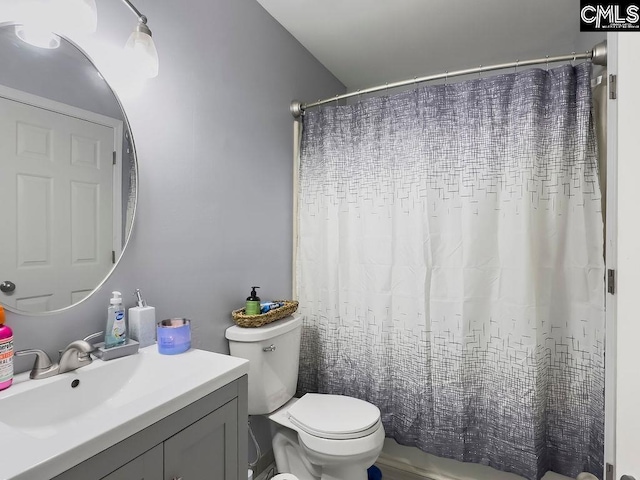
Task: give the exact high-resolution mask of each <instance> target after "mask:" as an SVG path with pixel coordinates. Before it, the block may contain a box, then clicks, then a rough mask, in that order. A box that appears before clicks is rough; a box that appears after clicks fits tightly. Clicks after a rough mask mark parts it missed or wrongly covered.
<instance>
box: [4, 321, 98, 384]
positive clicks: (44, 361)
mask: <svg viewBox="0 0 640 480" xmlns="http://www.w3.org/2000/svg"><path fill="white" fill-rule="evenodd" d="M101 335H102V332H98V333H94V334H93V335H89V336H88V337H87V338H85V339H84V340H76V341H74V342H71V343H70V344H69V345H67V348H65V349H64V350H61V351H60V361H59V362H58V363H52V362H51V359H50V358H49V355H47V354H46V353H45V352H43V351H42V350H38V349H36V348H33V349H29V350H19V351H17V352H15V353H14V355H15V356H16V357H21V356H23V355H31V354H34V355H35V356H36V361H35V362H34V364H33V368H32V369H31V373H30V374H29V378H32V379H34V380H38V379H41V378H48V377H52V376H54V375H58V374H59V373H66V372H70V371H72V370H76V369H78V368H81V367H84V366H86V365H89V364H90V363H91V361H92V360H91V355H89V354H90V353H91V352H92V351H93V350H94V349H95V348H94V347H93V345H91V344H90V343H89V341H90V340H93V339H94V338H97V337H99V336H101Z"/></svg>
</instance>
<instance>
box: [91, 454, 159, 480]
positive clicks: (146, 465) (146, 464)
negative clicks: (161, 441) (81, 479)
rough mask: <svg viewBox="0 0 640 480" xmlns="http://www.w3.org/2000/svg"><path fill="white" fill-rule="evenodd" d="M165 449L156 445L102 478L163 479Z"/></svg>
mask: <svg viewBox="0 0 640 480" xmlns="http://www.w3.org/2000/svg"><path fill="white" fill-rule="evenodd" d="M162 454H163V449H162V445H156V446H155V447H153V448H152V449H151V450H149V451H148V452H146V453H143V454H142V455H140V456H139V457H138V458H136V459H135V460H131V461H130V462H129V463H127V464H126V465H124V466H122V467H120V468H119V469H117V470H116V471H115V472H113V473H110V474H109V475H107V476H106V477H104V478H103V479H102V480H162V476H163V455H162Z"/></svg>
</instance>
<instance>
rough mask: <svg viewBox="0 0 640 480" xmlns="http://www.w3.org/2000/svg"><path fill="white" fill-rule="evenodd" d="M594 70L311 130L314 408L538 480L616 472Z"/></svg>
mask: <svg viewBox="0 0 640 480" xmlns="http://www.w3.org/2000/svg"><path fill="white" fill-rule="evenodd" d="M590 71H591V66H590V64H582V65H579V66H576V67H573V66H571V65H566V66H562V67H559V68H555V69H551V70H548V71H547V70H544V69H533V70H528V71H524V72H518V73H513V74H506V75H500V76H494V77H489V78H484V79H474V80H470V81H465V82H461V83H457V84H448V85H439V86H427V87H423V88H418V89H416V90H414V91H409V92H404V93H400V94H397V95H392V96H385V97H377V98H373V99H368V100H366V101H362V102H359V103H357V104H354V105H347V106H335V107H327V108H323V109H321V110H316V111H309V112H307V113H306V114H305V117H304V121H303V122H304V131H303V134H302V144H301V158H300V176H299V179H300V192H299V196H298V204H299V206H298V208H299V213H298V228H299V233H298V237H299V238H298V241H299V245H298V254H297V275H296V276H297V288H298V296H299V301H300V312H301V313H303V314H304V317H305V320H304V328H303V338H302V348H301V364H300V377H299V378H300V380H299V385H298V388H299V392H298V393H299V394H302V393H305V392H321V393H334V394H343V395H350V396H354V397H358V398H361V399H364V400H367V401H369V402H372V403H374V404H375V405H377V406H378V407H379V408H380V410H381V412H382V421H383V423H384V427H385V431H386V434H387V436H388V437H392V438H394V439H395V440H396V441H397V442H398V443H400V444H403V445H412V446H417V447H418V448H420V449H421V450H423V451H425V452H429V453H432V454H435V455H439V456H443V457H448V458H453V459H457V460H461V461H467V462H476V463H481V464H484V465H490V466H493V467H495V468H498V469H500V470H504V471H508V472H514V473H517V474H519V475H522V476H524V477H526V478H529V479H539V478H540V477H542V476H543V475H544V473H545V472H546V471H548V470H551V471H555V472H558V473H561V474H565V475H568V476H571V477H575V476H576V475H577V474H578V473H579V472H582V471H586V472H591V473H593V474H595V475H596V476H598V477H601V472H602V463H603V450H604V446H603V430H604V358H603V357H604V351H603V349H604V261H603V221H602V213H601V203H600V189H599V185H598V172H597V159H596V153H595V152H596V144H595V143H596V142H595V136H594V126H593V123H592V116H591V89H590Z"/></svg>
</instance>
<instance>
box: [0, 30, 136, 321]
mask: <svg viewBox="0 0 640 480" xmlns="http://www.w3.org/2000/svg"><path fill="white" fill-rule="evenodd" d="M16 25H21V23H20V22H12V21H7V22H0V28H4V27H15V26H16ZM53 33H55V32H53ZM55 35H57V36H58V37H60V39H61V40H62V41H65V42H67V43H69V45H71V46H72V47H74V48H75V49H77V50H78V51H79V52H80V53H81V54H82V55H83V56H84V57H85V58H86V59H87V61H88V62H89V63H90V64H91V65H92V66H93V68H95V70H96V72H98V73H99V74H100V77H101V78H102V80H103V81H104V83H105V84H106V85H107V87H108V88H109V91H110V92H111V94H112V95H113V97H114V98H115V100H116V103H117V104H118V107H120V111H121V112H122V117H123V120H124V126H123V127H124V128H123V135H125V137H126V135H127V133H128V135H129V140H128V142H129V144H130V146H131V155H132V156H133V164H134V169H135V172H136V175H135V177H136V178H135V182H133V183H132V185H131V187H133V188H135V192H136V194H135V199H134V201H133V209H132V213H131V227H130V228H129V231H128V232H126V236H125V241H124V244H123V245H122V251H121V252H120V256H119V257H118V258H117V259H116V262H115V263H114V264H113V266H112V267H111V269H110V270H109V271H108V272H107V273H106V274H105V276H104V278H103V279H102V281H100V283H98V285H96V286H95V287H94V289H93V290H91V292H90V293H89V294H87V296H86V297H84V298H83V299H82V300H80V301H78V302H76V303H73V304H71V305H68V306H66V307H64V308H59V309H57V310H47V311H46V312H29V311H25V310H19V309H16V308H14V307H11V306H6V305H4V304H3V303H2V301H1V299H0V305H2V307H3V308H4V309H5V310H7V311H9V312H12V313H15V314H18V315H25V316H30V317H44V316H46V315H55V314H59V313H63V312H66V311H68V310H70V309H72V308H74V307H76V306H78V305H80V304H81V303H84V302H86V301H87V300H88V299H89V298H91V297H92V296H93V295H94V294H95V293H96V292H97V291H98V290H100V288H102V286H103V285H104V284H105V283H106V282H107V281H108V280H109V278H111V275H113V272H114V271H115V270H116V268H117V267H118V265H120V261H121V260H122V257H124V254H125V252H126V250H127V247H128V246H129V242H130V240H131V235H132V234H133V229H134V228H135V224H136V218H137V212H138V200H139V194H140V165H139V162H138V151H137V150H136V143H135V140H134V137H133V131H132V129H131V123H130V122H129V117H128V116H127V112H126V111H125V109H124V107H123V105H122V102H121V101H120V97H118V94H117V93H116V92H115V90H114V89H113V87H112V86H111V84H110V83H109V82H108V81H107V79H106V78H105V76H104V75H103V73H102V72H101V71H100V69H98V67H97V66H96V64H95V62H94V61H93V59H92V58H91V56H89V54H88V53H87V52H86V51H85V50H84V49H83V48H82V47H80V46H79V45H78V44H77V43H76V42H75V41H73V40H71V39H70V38H68V37H67V36H65V35H60V34H58V33H55ZM34 48H37V47H34Z"/></svg>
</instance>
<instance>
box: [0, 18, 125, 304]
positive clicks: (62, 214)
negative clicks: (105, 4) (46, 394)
mask: <svg viewBox="0 0 640 480" xmlns="http://www.w3.org/2000/svg"><path fill="white" fill-rule="evenodd" d="M16 28H17V27H16V26H14V25H6V24H5V25H2V26H0V65H2V68H0V208H1V212H2V215H1V217H0V218H2V222H1V224H0V303H2V305H4V306H5V307H7V308H8V309H9V310H11V311H15V312H23V313H29V314H34V313H44V312H53V311H59V310H62V309H65V308H68V307H70V306H72V305H75V304H77V303H79V302H81V301H83V300H84V299H86V298H87V297H88V296H90V295H91V294H92V293H93V292H94V291H95V290H96V289H97V288H98V287H99V286H100V285H101V284H102V283H103V282H104V281H105V280H106V279H107V278H108V277H109V275H110V274H111V272H112V271H113V269H114V268H115V266H116V264H117V262H118V261H119V259H120V257H121V256H122V252H123V251H124V248H125V246H126V243H127V241H128V239H129V235H130V233H131V228H132V225H133V219H134V216H135V207H136V200H137V162H136V158H135V148H134V144H133V139H132V137H131V132H130V130H129V125H128V122H127V118H126V115H125V113H124V111H123V109H122V106H121V104H120V101H119V100H118V98H117V97H116V96H115V94H114V92H113V90H112V89H111V87H110V86H109V85H108V84H107V83H106V82H105V80H104V79H103V78H102V75H101V74H100V72H98V70H97V69H96V67H95V66H94V64H93V62H92V61H91V60H90V59H89V58H88V57H87V56H86V55H85V54H84V52H82V51H81V50H80V49H79V48H78V47H77V46H76V45H74V44H73V43H71V42H70V41H68V40H65V39H64V38H60V39H59V40H60V41H59V45H58V46H57V48H39V47H35V46H32V45H30V44H28V43H25V42H24V41H22V40H21V39H20V38H18V36H17V35H16ZM18 28H19V27H18ZM56 43H58V42H52V44H51V45H49V46H54V45H55V44H56Z"/></svg>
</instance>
